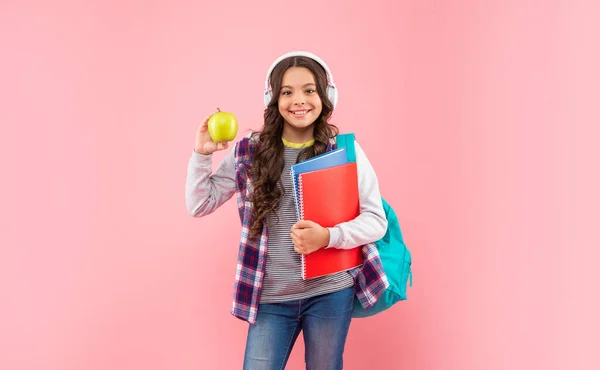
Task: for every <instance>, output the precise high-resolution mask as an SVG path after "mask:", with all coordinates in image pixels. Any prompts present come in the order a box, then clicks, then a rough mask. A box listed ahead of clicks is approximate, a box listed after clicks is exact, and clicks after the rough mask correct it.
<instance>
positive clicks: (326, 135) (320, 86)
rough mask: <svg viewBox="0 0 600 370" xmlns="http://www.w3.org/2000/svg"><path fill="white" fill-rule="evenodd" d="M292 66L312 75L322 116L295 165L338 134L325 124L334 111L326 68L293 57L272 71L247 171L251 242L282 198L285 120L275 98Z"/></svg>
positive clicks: (331, 126) (323, 149) (324, 145)
mask: <svg viewBox="0 0 600 370" xmlns="http://www.w3.org/2000/svg"><path fill="white" fill-rule="evenodd" d="M291 67H304V68H306V69H308V70H309V71H310V72H311V73H312V75H313V76H314V78H315V82H316V85H317V93H318V94H319V97H320V98H321V102H322V106H323V108H322V111H321V114H320V115H319V117H318V118H317V119H316V120H315V122H314V123H313V124H314V132H313V137H314V140H315V142H314V144H313V145H311V146H308V147H306V148H304V149H303V150H302V151H301V152H300V153H299V154H298V158H297V159H296V162H299V161H303V160H306V159H309V158H312V157H314V156H316V155H319V154H322V153H325V151H326V149H327V145H328V143H329V139H330V138H333V137H335V136H336V135H337V134H338V132H339V130H338V128H337V127H336V126H335V125H333V124H330V123H329V122H328V120H329V118H330V117H331V114H332V112H333V104H332V103H331V101H330V100H329V98H328V97H327V92H326V91H327V73H326V72H325V69H324V68H323V67H322V66H321V65H320V64H319V63H317V62H316V61H314V60H313V59H311V58H308V57H304V56H294V57H289V58H286V59H284V60H282V61H281V62H280V63H279V64H278V65H277V66H276V67H275V68H274V69H273V72H272V73H271V76H270V78H269V83H270V85H271V88H272V93H273V98H272V99H271V101H270V103H269V105H268V106H267V108H266V109H265V114H264V120H265V122H264V126H263V128H262V130H261V131H259V132H254V133H253V136H254V137H255V138H256V137H258V141H257V149H256V154H255V156H254V160H253V162H252V169H251V171H250V175H251V177H252V180H253V182H254V184H253V185H254V186H253V188H254V191H253V193H252V196H251V200H252V203H253V209H254V211H253V212H254V221H253V223H252V225H251V228H250V239H253V240H254V239H255V238H257V237H258V236H259V235H260V234H261V233H262V229H263V224H264V222H265V220H266V217H267V214H269V212H273V213H275V211H276V210H277V208H278V207H279V202H280V200H281V197H282V196H283V186H281V173H282V172H283V167H284V158H283V150H284V146H283V141H282V140H281V136H282V135H283V125H284V119H283V117H282V116H281V114H280V113H279V107H278V97H279V94H280V92H281V84H282V80H283V75H284V73H285V72H286V71H287V70H288V69H289V68H291ZM278 184H279V185H280V186H278Z"/></svg>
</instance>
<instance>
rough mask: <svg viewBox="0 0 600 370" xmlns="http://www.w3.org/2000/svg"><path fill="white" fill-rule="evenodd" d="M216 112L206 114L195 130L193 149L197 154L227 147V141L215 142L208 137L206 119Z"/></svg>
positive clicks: (209, 152) (210, 152)
mask: <svg viewBox="0 0 600 370" xmlns="http://www.w3.org/2000/svg"><path fill="white" fill-rule="evenodd" d="M215 113H217V112H213V113H211V114H210V115H208V116H206V117H205V118H204V120H203V121H202V123H201V124H200V126H199V127H198V130H196V144H195V145H194V151H195V152H196V153H199V154H205V155H206V154H212V153H214V152H216V151H217V150H223V149H227V148H228V146H229V145H228V143H227V142H222V143H218V144H217V143H215V142H214V141H213V139H212V138H211V137H210V134H209V133H208V120H209V119H210V117H212V115H213V114H215Z"/></svg>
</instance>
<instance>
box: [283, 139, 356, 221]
mask: <svg viewBox="0 0 600 370" xmlns="http://www.w3.org/2000/svg"><path fill="white" fill-rule="evenodd" d="M345 163H348V154H347V153H346V149H345V148H339V149H335V150H331V151H329V152H325V153H323V154H320V155H317V156H315V157H312V158H309V159H307V160H305V161H302V162H299V163H296V164H294V165H292V167H291V168H290V173H291V176H292V183H293V186H294V195H295V198H294V199H295V200H296V217H297V218H298V219H300V210H299V209H298V196H297V194H296V190H297V187H298V175H300V174H301V173H306V172H310V171H316V170H322V169H325V168H330V167H334V166H339V165H341V164H345Z"/></svg>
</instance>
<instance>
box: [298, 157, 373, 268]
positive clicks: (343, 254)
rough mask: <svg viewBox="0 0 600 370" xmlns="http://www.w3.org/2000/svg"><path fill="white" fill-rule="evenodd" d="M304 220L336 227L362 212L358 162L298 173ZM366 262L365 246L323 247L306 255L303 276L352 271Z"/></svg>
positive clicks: (299, 196) (299, 197)
mask: <svg viewBox="0 0 600 370" xmlns="http://www.w3.org/2000/svg"><path fill="white" fill-rule="evenodd" d="M297 192H298V208H299V215H300V219H303V220H310V221H313V222H316V223H318V224H319V225H321V226H323V227H334V226H335V225H337V224H340V223H342V222H346V221H351V220H353V219H354V218H356V217H357V216H358V215H359V214H360V204H359V196H358V176H357V172H356V162H350V163H347V164H343V165H339V166H335V167H330V168H326V169H322V170H317V171H312V172H306V173H302V174H300V175H298V189H297ZM362 263H363V256H362V249H361V248H360V247H357V248H352V249H337V248H328V249H325V248H322V249H319V250H318V251H316V252H313V253H311V254H308V255H302V278H303V279H305V280H306V279H311V278H315V277H318V276H324V275H329V274H333V273H336V272H340V271H346V270H350V269H352V268H355V267H358V266H360V265H362Z"/></svg>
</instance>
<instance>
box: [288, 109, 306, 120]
mask: <svg viewBox="0 0 600 370" xmlns="http://www.w3.org/2000/svg"><path fill="white" fill-rule="evenodd" d="M308 112H310V109H304V110H294V111H290V113H292V115H293V116H294V117H296V118H302V117H304V116H306V114H307V113H308Z"/></svg>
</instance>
